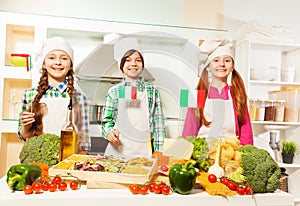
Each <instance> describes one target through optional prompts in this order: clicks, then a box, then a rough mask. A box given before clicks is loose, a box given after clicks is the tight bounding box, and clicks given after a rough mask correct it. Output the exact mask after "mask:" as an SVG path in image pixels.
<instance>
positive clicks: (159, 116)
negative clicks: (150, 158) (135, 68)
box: [101, 78, 166, 151]
mask: <svg viewBox="0 0 300 206" xmlns="http://www.w3.org/2000/svg"><path fill="white" fill-rule="evenodd" d="M130 85H131V83H130V82H125V81H123V82H121V83H119V84H117V85H115V86H113V87H111V88H110V89H109V90H108V92H107V94H106V101H105V105H104V107H103V111H102V117H101V126H102V135H103V137H104V138H106V139H107V137H108V134H109V132H110V131H111V130H112V129H114V126H115V122H116V120H117V116H118V97H119V87H120V86H130ZM136 86H137V91H139V92H143V91H145V90H146V91H147V96H148V108H149V127H150V132H151V137H152V139H153V149H154V151H162V150H163V144H164V139H165V137H166V131H165V122H164V115H163V111H162V103H161V100H160V94H159V91H158V89H157V88H156V87H155V86H154V85H152V84H151V83H149V82H146V81H144V79H143V78H140V80H139V81H137V84H136Z"/></svg>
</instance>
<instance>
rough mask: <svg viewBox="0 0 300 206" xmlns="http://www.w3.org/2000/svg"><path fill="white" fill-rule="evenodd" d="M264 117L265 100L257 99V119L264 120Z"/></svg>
mask: <svg viewBox="0 0 300 206" xmlns="http://www.w3.org/2000/svg"><path fill="white" fill-rule="evenodd" d="M264 119H265V101H264V100H257V102H256V114H255V120H257V121H264Z"/></svg>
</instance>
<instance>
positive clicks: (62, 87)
mask: <svg viewBox="0 0 300 206" xmlns="http://www.w3.org/2000/svg"><path fill="white" fill-rule="evenodd" d="M37 93H38V92H37V88H36V87H34V88H31V89H28V90H25V92H24V94H23V101H22V112H23V111H26V110H27V109H28V107H29V105H30V104H31V103H32V101H33V100H34V97H35V95H36V94H37ZM47 97H54V98H69V95H68V93H67V80H65V81H64V82H62V83H60V84H59V85H58V86H57V87H53V86H52V85H50V83H49V88H48V90H47V91H46V93H45V94H44V95H43V98H47ZM76 100H77V102H78V103H79V105H80V108H81V113H82V116H81V122H82V123H81V125H77V126H78V130H79V131H82V133H83V136H84V139H81V147H82V148H81V149H82V150H89V149H90V148H91V141H90V136H89V102H88V99H87V97H86V96H85V95H83V94H82V93H81V92H79V91H78V90H77V91H76ZM66 109H67V108H66ZM21 129H22V125H21V122H20V120H19V127H18V130H19V131H20V130H21ZM19 138H20V139H21V140H24V139H23V138H22V137H21V136H20V135H19Z"/></svg>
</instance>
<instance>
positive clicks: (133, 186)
mask: <svg viewBox="0 0 300 206" xmlns="http://www.w3.org/2000/svg"><path fill="white" fill-rule="evenodd" d="M129 190H130V192H131V193H132V194H134V195H136V194H138V193H139V186H138V185H137V184H131V185H129Z"/></svg>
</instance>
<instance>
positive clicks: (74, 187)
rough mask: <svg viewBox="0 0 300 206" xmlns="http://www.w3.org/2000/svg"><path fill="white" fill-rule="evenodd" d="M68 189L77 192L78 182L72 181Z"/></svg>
mask: <svg viewBox="0 0 300 206" xmlns="http://www.w3.org/2000/svg"><path fill="white" fill-rule="evenodd" d="M70 188H71V190H77V189H78V182H77V181H76V180H72V181H71V182H70Z"/></svg>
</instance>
